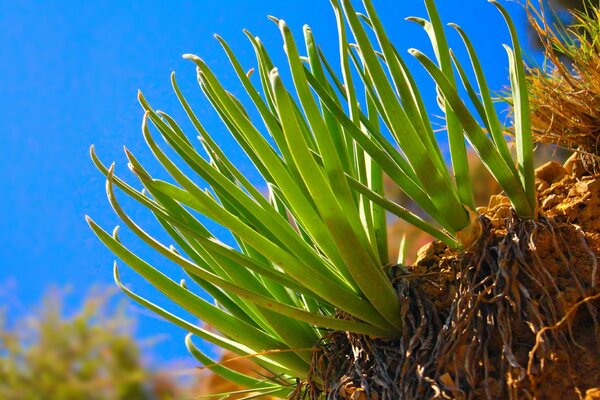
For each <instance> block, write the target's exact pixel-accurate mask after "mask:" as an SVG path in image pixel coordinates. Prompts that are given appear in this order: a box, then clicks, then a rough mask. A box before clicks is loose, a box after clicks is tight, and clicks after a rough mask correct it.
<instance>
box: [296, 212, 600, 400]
mask: <svg viewBox="0 0 600 400" xmlns="http://www.w3.org/2000/svg"><path fill="white" fill-rule="evenodd" d="M502 213H504V217H503V218H500V219H499V218H498V215H502ZM493 214H494V215H490V217H491V218H488V217H485V216H482V217H481V223H482V226H483V227H484V234H483V235H482V237H481V238H480V239H479V241H478V242H477V243H476V244H475V245H474V246H473V248H471V250H470V251H468V252H462V253H456V252H453V251H450V250H448V249H445V248H444V246H443V245H440V244H439V243H437V244H432V245H431V246H430V247H429V248H428V249H427V251H424V252H423V254H421V258H420V260H419V262H418V263H417V264H416V266H414V267H412V271H407V270H405V269H404V268H401V267H397V268H396V277H397V278H396V279H395V287H396V289H397V292H398V296H399V297H400V299H401V300H402V302H403V304H404V305H405V307H404V313H405V315H404V317H405V321H406V326H405V330H404V332H403V335H402V337H401V338H400V339H399V340H394V341H390V340H381V339H374V338H369V337H366V336H362V335H354V334H348V333H343V332H334V333H332V334H330V335H329V336H328V337H327V338H326V339H325V340H324V341H323V343H322V345H321V346H320V348H319V350H318V351H316V352H315V353H314V357H313V371H312V373H311V378H310V379H309V381H308V382H305V383H304V386H303V387H302V390H299V391H298V395H297V398H309V399H317V398H326V399H361V400H363V399H364V400H367V399H377V400H398V399H428V398H439V399H480V398H487V399H498V398H513V399H521V398H555V396H556V397H560V398H578V397H577V396H576V394H577V393H585V390H587V389H589V388H592V387H594V385H595V384H596V383H598V384H600V377H599V375H598V374H600V367H599V358H598V354H593V352H594V351H596V352H597V349H598V348H599V347H600V346H599V345H600V335H599V333H600V330H599V327H598V315H597V310H598V304H599V303H598V302H597V301H595V300H593V299H589V297H590V296H594V295H597V294H598V290H597V288H596V287H595V285H596V281H597V276H595V274H597V268H596V259H595V255H594V252H592V251H591V250H590V249H589V248H588V247H587V244H586V240H585V238H584V237H583V234H582V233H581V231H580V230H578V229H577V228H576V227H575V226H573V225H571V224H567V223H559V222H555V221H553V220H550V219H547V218H545V217H541V218H540V219H539V220H538V221H537V222H534V221H520V220H519V219H518V218H516V217H515V216H514V215H513V214H512V213H511V212H510V211H509V208H508V207H507V206H504V208H503V207H502V206H500V207H498V208H497V209H496V210H494V211H493ZM415 273H417V274H419V273H421V274H424V275H422V277H421V278H419V279H407V277H408V278H410V277H412V276H413V275H414V274H415ZM407 274H410V275H407ZM425 274H426V275H425ZM596 297H597V296H596ZM584 299H586V300H584ZM574 307H576V308H577V309H574ZM582 329H585V330H586V332H587V334H586V335H583V336H585V340H584V341H583V342H582V341H581V339H582V334H581V333H582V332H583V331H582ZM590 332H593V334H591V335H590ZM589 337H591V338H593V339H594V341H592V342H591V343H590V341H589ZM586 354H587V356H586ZM586 363H587V364H589V365H587V364H586ZM582 368H587V370H586V373H588V375H586V373H583V374H582ZM551 380H554V382H555V385H554V384H553V385H548V382H549V381H551ZM595 380H596V381H595ZM315 382H325V383H324V384H319V385H317V384H315Z"/></svg>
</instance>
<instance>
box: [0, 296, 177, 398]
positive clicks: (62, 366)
mask: <svg viewBox="0 0 600 400" xmlns="http://www.w3.org/2000/svg"><path fill="white" fill-rule="evenodd" d="M62 308H63V307H62V305H61V301H60V298H59V297H57V296H46V298H45V300H44V306H43V308H42V310H41V312H40V313H39V315H31V316H28V317H24V318H22V319H20V320H18V321H16V322H15V324H14V327H12V328H8V327H7V326H6V323H0V398H2V399H6V400H30V399H31V400H39V399H65V400H75V399H86V400H88V399H92V400H93V399H123V400H125V399H127V400H130V399H131V400H136V399H140V400H141V399H148V400H150V399H170V398H172V397H171V396H172V394H173V393H174V391H173V389H172V388H169V387H168V386H166V387H164V388H163V389H162V390H161V391H160V392H155V391H154V389H158V388H157V387H156V386H155V384H158V383H160V382H159V381H158V380H157V376H155V375H154V373H151V372H150V371H148V370H147V369H146V368H145V367H144V365H143V364H142V362H141V360H140V354H139V353H140V351H139V346H138V345H137V343H136V342H135V341H134V340H133V338H132V337H131V328H132V327H131V323H132V321H131V320H130V319H128V318H126V317H125V315H124V314H123V312H122V310H118V311H117V312H115V311H113V310H112V308H111V307H109V306H108V305H107V297H106V296H105V295H104V296H100V295H92V296H89V297H88V298H87V300H86V301H85V303H84V304H83V306H82V308H81V310H80V311H79V312H78V313H77V314H76V315H74V316H73V317H70V318H65V316H64V315H63V310H62ZM165 383H166V382H165Z"/></svg>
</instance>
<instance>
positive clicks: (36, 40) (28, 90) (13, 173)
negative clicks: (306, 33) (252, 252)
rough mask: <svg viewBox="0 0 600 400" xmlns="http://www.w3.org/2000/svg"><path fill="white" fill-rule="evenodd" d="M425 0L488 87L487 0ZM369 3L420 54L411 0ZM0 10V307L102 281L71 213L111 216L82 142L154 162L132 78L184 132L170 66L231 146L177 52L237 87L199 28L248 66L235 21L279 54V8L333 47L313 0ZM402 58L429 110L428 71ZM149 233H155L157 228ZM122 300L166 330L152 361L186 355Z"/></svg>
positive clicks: (2, 3)
mask: <svg viewBox="0 0 600 400" xmlns="http://www.w3.org/2000/svg"><path fill="white" fill-rule="evenodd" d="M438 3H439V7H440V12H441V14H442V16H443V18H444V19H445V20H446V21H447V22H450V21H453V22H457V23H459V24H460V25H461V26H462V27H463V28H464V29H465V30H466V31H467V32H468V33H470V35H471V38H472V40H473V41H474V43H475V46H476V48H477V49H478V51H479V54H480V56H481V60H482V63H483V65H484V67H485V68H486V69H487V70H488V71H489V73H488V79H489V83H490V86H492V87H493V88H497V89H499V88H501V87H502V86H503V85H504V84H506V83H507V73H506V68H507V67H506V56H505V53H504V50H503V49H502V47H501V43H507V42H508V35H507V32H506V28H505V26H504V24H503V22H502V19H501V17H500V16H499V14H498V13H497V11H496V10H495V8H494V7H493V6H492V5H490V4H488V2H487V1H485V0H469V1H464V0H440V1H438ZM375 4H376V6H377V7H378V10H379V12H380V14H381V17H382V19H383V21H384V23H385V24H386V26H387V27H388V28H389V31H390V35H391V36H392V38H393V39H394V40H395V42H396V43H397V46H398V48H399V49H408V48H410V47H417V48H420V49H424V50H426V51H427V52H428V53H431V51H430V47H429V45H428V43H427V39H426V36H425V33H424V32H422V31H421V30H420V28H419V27H417V26H416V25H414V24H411V23H409V22H405V21H404V17H406V16H408V15H417V16H425V12H424V7H423V6H422V4H421V1H420V0H405V1H392V0H375ZM508 6H509V9H510V10H511V11H512V13H513V16H514V17H515V20H516V23H517V24H518V25H519V27H520V29H521V33H523V30H524V27H525V20H524V15H523V12H522V10H521V9H520V7H519V6H518V5H516V4H515V3H512V4H509V5H508ZM0 9H2V13H0V60H2V62H0V116H1V118H2V133H1V134H0V187H2V194H1V195H0V209H1V210H2V212H1V213H0V242H1V243H2V245H1V246H0V301H1V302H2V303H4V304H5V305H6V306H7V307H8V308H9V313H10V314H11V315H13V316H15V315H17V314H19V313H21V312H23V310H25V309H27V308H28V307H30V306H31V305H32V304H36V303H37V302H38V301H39V300H40V298H41V294H42V293H43V292H44V290H45V288H46V287H48V286H49V285H57V286H60V287H64V286H66V285H70V286H71V287H72V295H71V297H70V298H71V299H74V300H73V302H75V300H76V299H78V298H80V297H81V296H83V294H84V293H85V292H86V290H87V288H88V287H90V286H92V285H107V286H108V285H112V272H111V269H112V261H113V256H112V254H111V253H110V252H109V251H108V250H106V249H105V248H104V247H103V246H102V245H101V244H100V243H99V241H98V240H96V239H95V237H94V236H93V235H92V233H91V231H90V230H89V228H88V226H87V225H86V223H85V221H84V218H83V217H84V214H90V215H91V216H93V217H94V219H95V220H96V221H98V222H99V223H100V224H101V225H103V226H104V227H106V228H109V229H110V228H112V226H114V225H115V224H117V223H118V220H117V217H116V216H114V214H113V213H112V211H111V209H110V207H109V205H108V203H107V201H106V199H105V195H104V180H103V177H102V176H101V175H100V174H99V173H98V172H97V171H96V170H95V169H94V167H93V165H92V163H91V162H90V160H89V157H88V148H89V146H90V144H92V143H94V144H95V146H96V149H97V152H98V154H99V156H100V157H101V158H102V159H103V160H104V161H105V162H111V161H113V160H114V161H116V162H117V173H120V174H122V175H124V176H128V171H127V168H126V162H125V158H124V155H123V152H122V146H123V145H127V146H128V148H130V149H131V150H132V151H133V153H134V154H136V156H138V157H139V158H140V159H142V160H143V161H145V162H147V163H148V164H149V165H150V166H151V170H153V171H154V170H156V171H159V169H158V168H154V169H152V166H153V165H154V166H155V164H153V163H152V156H151V155H150V154H149V151H148V150H147V149H146V148H145V145H144V143H143V139H142V137H141V133H140V121H141V117H142V112H141V109H140V107H139V105H138V104H137V100H136V92H137V90H138V89H142V91H143V92H144V94H145V95H146V96H147V98H148V99H149V101H150V102H151V104H153V105H154V106H155V107H157V108H160V109H162V110H164V111H167V112H168V113H170V114H171V115H173V116H174V117H176V118H177V119H178V120H180V121H182V122H183V123H182V125H183V126H184V127H185V128H187V131H188V132H189V133H190V136H192V137H195V136H196V135H195V133H194V132H193V131H192V130H191V129H190V127H189V124H188V123H187V121H186V119H185V116H184V114H183V112H182V111H181V109H180V106H179V104H178V103H177V100H176V98H175V96H174V95H173V93H172V91H171V87H170V83H169V74H170V72H171V71H176V72H177V76H178V81H179V84H180V86H181V88H182V90H183V91H184V93H186V95H187V96H188V98H189V100H190V101H191V103H192V104H193V105H194V106H195V108H196V111H197V113H198V114H199V115H200V117H201V118H203V121H204V122H205V124H206V126H207V128H208V129H209V131H211V132H215V135H216V137H218V138H219V140H222V142H223V144H224V150H225V151H226V153H228V154H229V155H230V156H231V157H232V159H237V158H238V156H239V152H238V150H237V148H236V147H235V146H234V145H233V143H232V142H231V141H230V140H228V139H227V138H226V135H225V134H224V128H223V127H222V125H221V124H220V123H219V120H218V118H217V117H216V116H215V115H214V114H213V113H211V111H210V109H209V107H208V106H207V104H206V102H205V101H204V100H203V98H202V95H201V93H200V90H199V88H198V85H197V83H196V80H195V69H194V67H193V65H192V64H191V62H190V61H186V60H183V59H182V58H181V55H182V54H184V53H194V54H197V55H199V56H201V57H203V58H204V59H205V60H206V61H207V62H208V63H209V65H211V66H212V67H213V68H214V70H215V72H216V73H217V75H218V76H219V77H220V78H222V80H223V82H224V84H225V86H227V87H230V88H232V91H233V92H234V93H236V90H239V86H237V82H236V81H235V79H234V76H233V73H232V71H231V69H230V68H229V67H228V65H227V62H226V59H225V57H224V56H223V54H222V51H221V50H220V47H219V46H218V44H217V43H216V41H215V40H214V39H213V37H212V34H213V33H216V32H218V33H220V34H221V35H222V36H223V37H224V38H225V39H226V40H227V41H228V42H229V44H230V45H231V46H232V48H233V49H234V51H236V52H237V54H238V56H239V57H240V59H241V61H242V62H243V64H244V66H245V67H247V68H248V69H249V68H251V67H252V66H253V58H252V57H253V53H252V49H251V47H250V46H249V44H248V42H247V39H246V38H245V36H244V35H243V34H242V32H241V29H242V28H247V29H249V30H250V31H251V32H252V33H253V34H255V35H258V36H260V37H261V38H262V40H263V42H264V43H265V44H266V46H267V48H268V49H270V50H271V52H272V53H273V58H274V60H275V61H276V63H278V64H279V65H281V66H284V65H285V64H284V63H283V59H282V48H281V39H280V36H279V33H278V30H277V29H276V27H275V26H274V25H273V23H272V22H271V21H269V20H267V18H266V15H268V14H271V15H275V16H277V17H280V18H284V19H285V20H286V21H287V22H288V24H289V25H290V26H291V27H292V29H294V31H295V32H296V34H297V35H301V32H302V30H301V29H302V25H303V24H304V23H308V24H309V25H310V26H311V27H312V30H313V33H314V34H315V35H316V38H317V40H318V41H320V43H321V45H322V46H323V48H324V49H325V51H326V53H328V54H329V55H331V57H332V59H333V60H337V52H336V48H335V46H336V41H337V39H336V37H335V25H334V22H333V21H334V20H333V14H332V12H331V10H330V7H329V2H328V1H327V0H304V1H274V0H255V1H250V2H248V1H239V0H230V1H222V2H218V1H206V0H196V1H170V2H166V1H163V2H159V1H144V2H142V1H129V2H123V1H103V2H99V1H97V2H92V1H86V2H74V1H70V0H69V1H66V0H64V1H28V0H21V1H8V0H0ZM449 34H450V37H451V38H452V40H451V43H452V44H454V45H455V47H457V48H458V53H459V55H464V51H462V48H461V47H460V46H459V45H458V42H457V41H456V35H454V34H453V32H449ZM522 37H523V38H524V37H525V35H522ZM407 57H408V56H407ZM336 62H337V61H336ZM411 65H412V66H413V67H415V71H416V75H417V79H418V80H419V82H421V83H422V84H423V87H424V89H425V91H426V93H429V94H430V95H429V96H428V97H429V99H430V100H431V103H430V104H431V107H430V109H431V110H432V111H433V112H435V111H436V109H435V108H434V107H435V106H434V103H433V100H434V97H433V91H432V87H431V84H430V81H429V79H428V77H427V76H426V75H425V73H423V72H422V71H421V70H420V69H419V68H418V66H417V65H416V64H414V63H411ZM240 162H241V163H242V170H246V171H248V173H249V174H253V173H254V172H253V170H252V168H251V166H250V165H247V163H246V161H245V160H244V159H243V158H240ZM125 204H126V205H128V204H130V203H127V202H125ZM128 209H129V210H131V211H132V215H133V216H134V217H137V218H138V220H139V221H140V222H141V223H142V224H144V223H147V224H148V225H149V226H154V224H153V221H152V220H151V218H150V217H149V216H148V215H147V214H145V213H143V212H142V211H141V210H139V207H137V209H136V208H131V207H129V208H128ZM123 235H124V239H125V240H128V239H133V238H132V235H128V234H127V233H125V232H124V233H123ZM157 236H158V237H161V238H164V236H162V235H161V234H160V233H159V232H157ZM133 247H134V249H136V250H137V251H139V252H140V254H141V255H143V256H144V257H146V258H147V259H148V260H150V261H156V264H157V265H158V266H160V267H161V268H162V267H163V266H162V264H160V263H161V262H162V263H163V264H164V261H161V260H160V259H159V258H157V257H156V256H155V255H154V254H153V253H152V252H150V251H148V250H147V249H146V248H145V247H143V246H141V245H137V244H135V243H134V246H133ZM164 268H165V269H166V271H168V272H169V273H170V274H171V276H172V277H174V278H177V279H179V278H181V277H183V274H182V273H181V272H180V271H178V270H177V269H176V268H173V267H172V266H168V265H165V266H164ZM123 279H124V280H125V281H126V282H128V283H130V284H131V287H132V288H134V289H135V290H136V291H138V292H139V293H141V294H143V295H146V296H149V297H151V298H152V299H155V300H157V302H159V303H161V304H167V305H168V302H167V301H166V300H164V299H162V298H160V297H159V296H158V295H157V294H156V293H155V292H154V291H153V290H152V289H151V288H149V287H148V286H147V285H146V284H145V283H144V282H142V281H141V280H140V279H139V278H137V277H136V276H135V275H134V274H133V273H132V272H131V271H127V270H125V269H124V270H123ZM131 309H132V312H133V313H135V314H136V315H137V316H138V318H139V320H140V323H139V332H140V333H139V335H140V336H142V337H151V336H156V335H166V336H165V338H164V339H163V340H162V341H161V342H160V343H159V344H158V345H157V346H156V348H155V353H156V357H157V358H158V359H159V360H162V361H173V360H177V359H183V358H187V353H186V351H185V348H184V346H183V341H182V338H183V335H184V333H183V332H182V331H181V330H179V329H177V328H174V327H171V326H170V325H168V324H167V323H166V322H162V321H160V320H158V319H156V318H154V317H152V316H150V315H149V314H148V313H147V312H144V311H143V310H140V309H139V308H137V307H133V306H132V308H131ZM171 309H174V308H173V307H171Z"/></svg>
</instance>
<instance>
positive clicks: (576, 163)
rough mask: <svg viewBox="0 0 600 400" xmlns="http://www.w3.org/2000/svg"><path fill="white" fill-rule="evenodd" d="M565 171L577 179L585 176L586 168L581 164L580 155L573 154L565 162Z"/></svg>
mask: <svg viewBox="0 0 600 400" xmlns="http://www.w3.org/2000/svg"><path fill="white" fill-rule="evenodd" d="M565 170H566V171H567V173H568V174H569V175H572V176H574V177H575V178H581V177H582V176H583V175H585V172H586V171H585V167H584V166H583V163H582V162H581V157H580V155H579V153H573V154H571V156H570V157H569V158H568V159H567V161H565Z"/></svg>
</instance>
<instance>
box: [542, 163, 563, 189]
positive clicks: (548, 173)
mask: <svg viewBox="0 0 600 400" xmlns="http://www.w3.org/2000/svg"><path fill="white" fill-rule="evenodd" d="M565 175H567V170H566V169H565V167H563V166H562V165H560V164H559V163H557V162H556V161H548V162H547V163H546V164H544V165H542V166H541V167H539V168H537V169H536V170H535V177H536V179H539V180H542V181H545V182H547V183H548V184H549V185H551V184H553V183H554V182H556V181H559V180H561V179H562V178H564V177H565Z"/></svg>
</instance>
